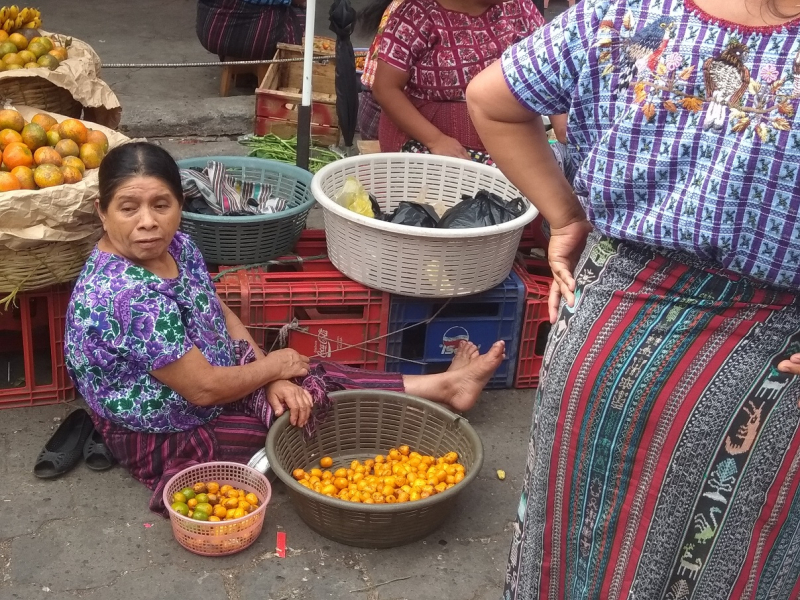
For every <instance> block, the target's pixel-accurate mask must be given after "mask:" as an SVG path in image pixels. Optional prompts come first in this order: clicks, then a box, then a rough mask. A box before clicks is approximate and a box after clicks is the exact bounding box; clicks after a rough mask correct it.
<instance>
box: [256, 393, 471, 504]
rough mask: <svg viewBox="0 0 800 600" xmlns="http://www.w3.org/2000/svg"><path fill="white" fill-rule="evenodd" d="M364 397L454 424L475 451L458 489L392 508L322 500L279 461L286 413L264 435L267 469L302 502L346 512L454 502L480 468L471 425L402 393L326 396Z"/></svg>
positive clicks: (430, 404)
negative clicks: (419, 410)
mask: <svg viewBox="0 0 800 600" xmlns="http://www.w3.org/2000/svg"><path fill="white" fill-rule="evenodd" d="M364 393H369V394H370V395H372V396H375V397H378V398H384V399H395V400H397V401H398V403H405V404H410V405H415V404H416V405H417V406H421V407H424V408H427V409H429V410H431V411H433V412H435V413H437V414H438V415H439V416H440V417H442V418H443V419H444V420H445V421H449V422H451V423H453V424H457V425H458V426H459V427H460V428H462V430H463V433H464V435H465V436H466V437H467V438H468V439H469V441H470V442H471V443H472V445H473V447H474V449H475V462H474V464H473V466H472V468H471V469H470V470H469V472H468V473H467V474H466V475H465V476H464V479H462V480H461V482H460V483H458V484H457V485H454V486H453V487H451V488H450V489H449V490H445V491H444V492H441V493H439V494H435V495H434V496H430V497H428V498H423V499H421V500H415V501H413V502H403V503H395V504H362V503H358V504H355V503H353V502H347V501H345V500H340V499H339V498H330V497H328V496H324V495H323V494H319V493H317V492H315V491H313V490H309V489H308V488H306V487H304V486H302V485H300V484H299V483H298V482H297V481H296V480H295V478H294V477H292V474H291V473H289V472H288V471H287V470H286V469H285V468H284V467H283V465H281V464H280V461H279V460H278V455H277V452H276V450H275V440H276V439H277V438H278V434H279V433H280V432H282V431H283V430H285V429H287V428H288V427H291V426H292V425H291V423H290V422H289V418H290V415H289V412H288V411H287V412H285V413H284V414H283V415H281V416H280V417H278V419H277V420H276V421H275V422H274V423H273V424H272V427H270V428H269V431H268V432H267V444H266V452H267V460H268V461H269V465H270V468H271V469H272V470H273V472H274V473H275V474H276V475H277V476H278V478H279V479H280V480H281V481H282V482H283V483H284V484H285V485H287V486H288V487H289V488H291V491H293V492H297V493H298V494H301V495H302V496H303V498H305V499H307V500H309V501H312V502H320V503H322V504H326V505H328V506H331V507H333V508H338V509H344V510H349V511H352V512H366V513H377V514H385V513H388V514H392V513H402V512H406V511H416V510H418V509H422V508H425V507H428V506H433V505H435V504H439V503H442V502H447V501H448V500H450V499H454V498H455V497H456V496H457V495H458V494H460V493H461V491H462V490H463V489H465V488H466V487H467V484H469V483H470V482H471V481H472V480H474V479H475V478H477V477H478V472H479V471H480V470H481V467H482V466H483V442H481V438H480V436H478V433H477V432H476V431H475V428H474V427H472V425H470V423H469V421H468V420H467V419H466V418H465V417H462V416H460V415H457V414H455V413H454V412H452V411H450V410H447V409H446V408H444V407H443V406H442V405H441V404H437V403H436V402H432V401H430V400H425V399H424V398H420V397H418V396H412V395H411V394H405V393H403V392H388V391H383V390H344V391H339V392H331V393H330V394H329V396H330V397H331V399H332V400H334V401H335V400H337V399H339V398H342V399H346V398H350V397H354V396H355V397H359V396H363V395H364Z"/></svg>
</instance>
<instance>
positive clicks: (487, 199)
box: [438, 190, 527, 229]
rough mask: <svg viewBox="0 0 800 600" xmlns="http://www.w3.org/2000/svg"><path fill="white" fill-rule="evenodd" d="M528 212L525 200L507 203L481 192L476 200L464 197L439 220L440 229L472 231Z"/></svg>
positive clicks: (520, 199) (476, 196)
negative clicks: (473, 228) (474, 228)
mask: <svg viewBox="0 0 800 600" xmlns="http://www.w3.org/2000/svg"><path fill="white" fill-rule="evenodd" d="M526 210H527V205H526V204H525V200H523V199H522V198H516V199H515V200H511V201H510V202H506V201H505V200H503V199H502V198H501V197H500V196H498V195H497V194H493V193H492V192H487V191H485V190H480V191H479V192H478V193H477V194H475V197H474V198H470V197H469V196H467V195H464V196H462V200H461V202H459V203H458V204H456V205H455V206H454V207H452V208H449V209H448V210H447V212H446V213H444V214H443V215H442V218H441V219H440V220H439V225H438V227H439V228H440V229H470V228H472V227H487V226H489V225H500V224H501V223H507V222H508V221H512V220H514V219H516V218H517V217H519V216H521V215H522V214H523V213H524V212H525V211H526Z"/></svg>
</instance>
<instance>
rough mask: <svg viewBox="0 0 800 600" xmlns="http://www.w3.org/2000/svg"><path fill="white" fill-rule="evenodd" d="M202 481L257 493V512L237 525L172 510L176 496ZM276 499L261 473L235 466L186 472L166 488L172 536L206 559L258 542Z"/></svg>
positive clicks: (217, 464)
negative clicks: (271, 498)
mask: <svg viewBox="0 0 800 600" xmlns="http://www.w3.org/2000/svg"><path fill="white" fill-rule="evenodd" d="M198 481H206V482H207V481H216V482H217V483H219V484H220V486H223V485H225V484H228V485H232V486H233V487H235V488H240V489H243V490H245V491H246V492H253V493H254V494H255V495H256V496H258V500H259V505H258V508H257V509H256V510H254V511H253V512H251V513H250V514H248V515H245V516H244V517H242V518H241V519H234V520H233V521H220V522H210V521H195V520H194V519H190V518H189V517H184V516H183V515H179V514H178V513H176V512H175V511H174V510H172V506H171V505H172V495H173V494H174V493H175V492H179V491H181V490H182V489H183V488H185V487H191V486H192V485H194V484H195V483H197V482H198ZM271 496H272V487H271V486H270V484H269V481H267V478H266V477H264V475H262V474H261V473H259V472H258V471H256V470H255V469H252V468H250V467H248V466H246V465H240V464H239V463H233V462H210V463H204V464H202V465H195V466H193V467H189V468H188V469H184V470H183V471H181V472H180V473H178V474H176V475H175V476H174V477H173V478H172V479H170V480H169V483H167V486H166V487H165V488H164V504H165V505H166V507H167V510H169V519H170V522H171V523H172V533H173V534H174V535H175V539H176V540H178V543H179V544H180V545H181V546H183V547H184V548H186V549H187V550H189V551H191V552H194V553H195V554H201V555H203V556H224V555H226V554H235V553H236V552H239V551H241V550H244V549H245V548H247V547H248V546H250V544H252V543H253V542H255V541H256V538H258V536H259V534H260V533H261V528H262V526H263V525H264V514H265V513H266V511H267V504H268V503H269V500H270V497H271Z"/></svg>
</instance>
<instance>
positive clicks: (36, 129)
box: [22, 123, 47, 150]
mask: <svg viewBox="0 0 800 600" xmlns="http://www.w3.org/2000/svg"><path fill="white" fill-rule="evenodd" d="M22 143H23V144H25V145H26V146H27V147H28V148H30V149H31V150H36V149H37V148H41V147H42V146H47V132H46V131H45V130H44V129H43V128H42V126H41V125H37V124H36V123H28V124H27V125H25V127H23V128H22Z"/></svg>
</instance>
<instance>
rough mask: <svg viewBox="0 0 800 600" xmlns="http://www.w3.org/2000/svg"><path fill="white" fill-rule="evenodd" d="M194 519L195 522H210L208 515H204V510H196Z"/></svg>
mask: <svg viewBox="0 0 800 600" xmlns="http://www.w3.org/2000/svg"><path fill="white" fill-rule="evenodd" d="M192 518H193V519H194V520H195V521H208V513H204V512H203V511H202V510H195V511H194V514H193V515H192Z"/></svg>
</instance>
